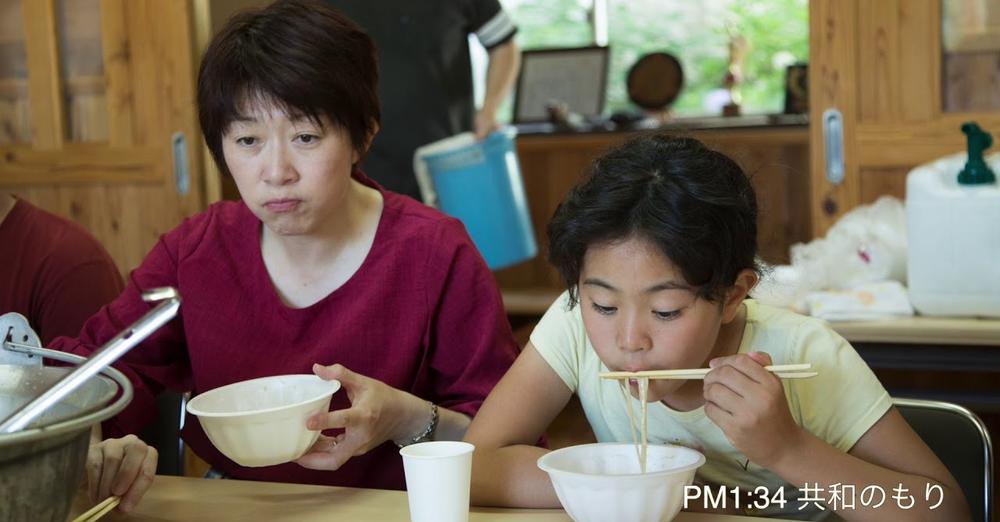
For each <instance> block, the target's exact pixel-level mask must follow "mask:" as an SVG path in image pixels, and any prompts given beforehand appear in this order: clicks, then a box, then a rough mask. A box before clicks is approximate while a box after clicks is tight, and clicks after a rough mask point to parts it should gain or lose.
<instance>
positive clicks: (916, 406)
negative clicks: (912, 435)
mask: <svg viewBox="0 0 1000 522" xmlns="http://www.w3.org/2000/svg"><path fill="white" fill-rule="evenodd" d="M893 403H894V404H895V405H896V409H897V410H899V413H900V414H901V415H902V416H903V418H904V419H906V422H908V423H909V424H910V426H911V427H912V428H913V431H915V432H917V435H920V438H921V439H923V440H924V443H926V444H927V446H928V447H930V449H931V450H933V451H934V453H935V454H936V455H937V456H938V458H939V459H941V462H942V463H944V465H945V466H947V468H948V471H951V474H952V475H953V476H954V477H955V480H957V481H958V484H959V486H961V488H962V491H963V492H964V493H965V498H966V500H968V502H969V508H970V509H971V510H972V517H973V520H981V521H984V522H989V521H990V520H992V509H993V443H992V442H991V441H990V434H989V431H987V429H986V426H985V425H984V424H983V421H982V420H980V419H979V417H977V416H976V414H974V413H972V412H971V411H969V410H967V409H965V408H963V407H962V406H959V405H957V404H952V403H950V402H940V401H928V400H922V399H901V398H897V399H893Z"/></svg>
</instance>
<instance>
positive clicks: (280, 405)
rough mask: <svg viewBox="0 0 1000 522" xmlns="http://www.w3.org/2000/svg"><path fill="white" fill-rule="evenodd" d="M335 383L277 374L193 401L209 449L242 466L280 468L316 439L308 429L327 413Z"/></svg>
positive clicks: (190, 406) (336, 387) (192, 408)
mask: <svg viewBox="0 0 1000 522" xmlns="http://www.w3.org/2000/svg"><path fill="white" fill-rule="evenodd" d="M339 389H340V382H338V381H324V380H323V379H320V378H319V377H317V376H315V375H277V376H274V377H262V378H260V379H251V380H248V381H241V382H237V383H233V384H230V385H227V386H222V387H220V388H216V389H214V390H209V391H207V392H205V393H202V394H200V395H198V396H197V397H195V398H193V399H191V401H190V402H188V404H187V411H188V412H189V413H191V414H192V415H195V416H197V417H198V421H199V422H201V427H202V428H203V429H204V430H205V434H206V435H208V439H209V440H211V441H212V444H214V445H215V447H216V448H217V449H218V450H219V451H221V452H222V454H223V455H225V456H227V457H229V458H230V459H232V460H233V462H236V463H237V464H239V465H241V466H247V467H260V466H273V465H275V464H282V463H285V462H289V461H292V460H295V459H297V458H299V457H301V456H302V455H303V454H304V453H305V452H306V450H308V449H309V447H310V446H312V445H313V443H315V442H316V439H317V438H318V437H319V432H318V431H312V430H309V429H306V420H307V419H309V417H311V416H312V415H314V414H316V413H320V412H325V411H328V410H329V409H330V398H331V397H332V396H333V394H334V393H336V391H337V390H339Z"/></svg>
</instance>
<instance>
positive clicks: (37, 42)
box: [22, 0, 66, 149]
mask: <svg viewBox="0 0 1000 522" xmlns="http://www.w3.org/2000/svg"><path fill="white" fill-rule="evenodd" d="M22 6H23V9H24V20H25V24H24V37H25V42H24V45H25V52H26V54H27V57H28V70H29V71H30V74H29V75H28V86H29V93H28V94H29V96H30V98H31V141H32V145H33V146H34V148H36V149H55V148H58V147H60V146H61V145H62V143H63V136H65V135H66V133H65V130H64V129H65V125H66V122H65V119H66V118H65V114H64V111H65V109H64V107H63V99H62V85H61V82H60V81H59V49H58V43H57V42H58V39H57V37H56V14H55V0H24V3H23V4H22Z"/></svg>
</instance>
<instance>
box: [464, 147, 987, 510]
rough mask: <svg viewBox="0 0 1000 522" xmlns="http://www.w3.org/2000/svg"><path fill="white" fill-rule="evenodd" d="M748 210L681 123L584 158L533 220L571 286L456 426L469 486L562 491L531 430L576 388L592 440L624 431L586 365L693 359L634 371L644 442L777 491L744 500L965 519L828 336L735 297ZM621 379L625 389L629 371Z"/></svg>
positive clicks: (706, 472)
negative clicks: (778, 372)
mask: <svg viewBox="0 0 1000 522" xmlns="http://www.w3.org/2000/svg"><path fill="white" fill-rule="evenodd" d="M756 222H757V204H756V201H755V196H754V192H753V189H752V187H751V185H750V183H749V181H748V180H747V178H746V177H745V176H744V174H743V172H742V171H741V170H740V168H739V167H738V166H737V165H736V164H735V163H734V162H733V161H732V160H731V159H729V158H727V157H726V156H724V155H722V154H720V153H718V152H715V151H712V150H709V149H707V148H705V146H703V145H702V144H701V143H699V142H698V141H696V140H693V139H687V138H671V137H667V136H643V137H639V138H636V139H633V140H632V141H630V142H628V143H626V144H625V145H623V146H622V147H620V148H618V149H617V150H613V151H611V152H609V153H607V154H606V155H605V156H603V157H602V158H600V159H598V160H597V161H596V162H595V163H594V165H593V168H592V173H591V175H590V176H589V178H588V179H587V180H585V181H584V182H583V183H581V184H580V185H579V186H577V187H576V188H575V189H574V190H573V191H572V192H570V194H569V195H568V196H567V197H566V199H565V200H564V201H563V202H562V204H561V205H560V206H559V208H558V209H557V210H556V213H555V216H554V217H553V219H552V222H551V223H550V224H549V228H548V235H549V245H550V253H549V258H550V261H551V262H552V263H553V264H554V265H555V266H556V268H557V269H558V270H559V272H560V274H561V275H562V277H563V279H564V280H565V283H566V285H567V287H568V290H567V292H565V293H564V294H563V295H562V296H561V297H560V298H559V299H558V300H557V301H556V302H555V303H553V304H552V306H551V307H550V308H549V310H548V312H546V314H545V316H544V317H543V318H542V320H541V322H539V324H538V326H537V327H536V328H535V330H534V332H532V334H531V342H529V343H528V345H527V346H526V347H525V349H524V351H523V352H522V353H521V355H520V356H519V358H518V359H517V361H516V362H515V364H514V366H513V367H512V368H511V369H510V370H509V372H508V373H507V374H506V376H505V377H504V378H503V379H502V380H501V381H500V383H499V384H498V385H497V387H496V388H495V389H494V390H493V392H492V393H491V394H490V396H489V397H488V398H487V400H486V402H485V403H484V405H483V407H482V409H481V410H480V411H479V414H478V415H477V416H476V418H475V419H474V421H473V423H472V425H471V426H470V428H469V431H468V432H467V434H466V437H465V440H467V441H469V442H472V443H473V444H475V445H476V453H475V459H474V462H473V481H472V496H473V502H474V503H476V504H485V505H499V506H522V507H557V506H559V502H558V499H557V498H556V495H555V492H554V490H553V488H552V486H551V483H550V482H549V479H548V476H547V475H546V474H545V473H544V472H543V471H541V470H540V469H538V467H537V466H536V461H537V459H538V458H539V457H540V456H541V455H543V454H544V453H545V452H546V450H544V449H542V448H538V447H535V446H532V444H533V442H534V441H536V440H538V438H539V436H541V435H542V433H543V432H544V430H545V429H546V427H547V426H548V425H549V423H550V422H551V421H552V420H553V419H554V418H555V417H556V415H557V414H558V413H559V412H560V411H562V409H563V407H564V406H565V405H566V403H567V401H569V399H570V397H571V395H572V394H574V393H576V394H577V395H578V396H579V398H580V401H581V403H582V405H583V409H584V411H585V413H586V415H587V420H588V421H589V423H590V425H591V427H592V428H593V430H594V433H595V435H596V436H597V439H598V441H601V442H615V441H617V442H631V441H632V436H631V433H630V422H629V417H628V415H627V409H626V407H625V403H624V399H623V396H622V393H621V390H620V389H619V384H618V382H617V381H614V380H605V379H601V378H599V376H598V374H599V373H601V372H604V371H609V370H610V371H641V370H659V369H680V368H699V367H706V366H707V367H710V368H712V370H711V371H710V372H709V373H708V375H707V377H706V378H705V379H704V380H703V381H702V380H687V381H679V380H651V381H650V382H649V390H648V396H647V400H648V402H649V403H650V404H649V411H648V415H649V421H648V422H649V441H650V443H667V444H678V445H683V446H688V447H692V448H695V449H697V450H699V451H701V452H702V453H704V454H705V456H706V458H707V461H706V463H705V465H704V466H703V467H702V468H700V469H699V470H698V477H697V480H698V481H700V482H704V483H707V484H714V485H725V486H726V487H727V488H729V490H730V491H731V490H732V489H735V488H739V491H740V492H741V493H743V494H746V493H752V492H755V490H756V491H758V492H759V491H760V490H759V489H757V488H760V487H763V488H766V489H767V491H768V492H769V493H768V495H769V497H770V498H772V499H775V500H778V499H780V498H781V496H783V498H784V500H785V504H784V506H781V505H780V502H773V503H772V502H766V501H764V500H763V499H759V500H760V501H759V502H758V506H763V509H758V510H755V511H753V512H754V514H760V515H766V516H783V517H796V518H800V517H803V516H806V517H808V518H815V519H819V518H824V516H825V515H828V514H829V513H830V512H831V510H836V511H837V514H838V515H840V516H841V517H843V518H844V519H847V520H909V519H920V520H948V521H956V520H966V519H968V518H969V511H968V507H967V505H966V502H965V499H964V496H963V495H962V492H961V491H960V489H959V487H958V485H957V483H956V482H955V480H954V478H952V476H951V474H950V473H949V472H948V470H947V469H946V468H945V467H944V465H942V464H941V462H940V461H939V460H938V459H937V457H936V456H935V455H934V454H933V453H932V452H931V451H930V449H928V448H927V446H926V445H924V443H923V442H922V441H921V440H920V438H919V437H918V436H917V435H916V434H915V433H914V432H913V431H912V430H911V429H910V428H909V426H908V425H907V424H906V422H905V421H904V420H903V418H902V417H901V416H900V415H899V413H898V412H897V411H896V410H895V409H894V408H893V407H892V403H891V400H890V397H889V395H888V394H887V393H886V391H885V389H883V388H882V386H881V385H880V384H879V381H878V380H877V379H876V377H875V376H874V374H872V372H871V370H869V368H868V367H867V366H866V365H865V363H864V362H863V361H862V360H861V358H860V357H859V356H858V355H857V353H855V351H854V350H853V349H852V348H851V346H850V345H849V344H848V343H847V342H846V341H845V340H844V339H843V338H841V337H840V336H838V335H837V334H836V333H834V332H833V331H832V330H831V329H830V328H829V327H828V326H827V325H826V324H825V323H823V322H821V321H819V320H815V319H811V318H808V317H802V316H799V315H796V314H794V313H792V312H789V311H786V310H783V309H777V308H771V307H767V306H764V305H761V304H758V303H756V302H754V301H753V300H750V299H747V294H748V293H749V292H750V291H751V289H753V287H754V285H755V284H756V283H757V280H758V270H757V267H756V265H755V261H754V260H755V256H756V254H757V241H756V238H757V227H756ZM792 363H812V370H814V371H817V372H819V375H817V376H816V377H813V378H811V379H801V380H794V381H792V380H787V381H782V380H780V379H779V378H778V377H776V376H775V375H773V374H771V373H769V372H767V371H765V370H764V368H763V367H764V366H766V365H768V364H792ZM629 389H630V392H631V395H632V397H631V398H630V400H636V399H637V398H638V396H639V394H638V388H637V384H636V383H635V382H631V383H630V384H629ZM633 409H634V410H636V411H638V405H637V404H635V405H633ZM806 485H808V487H806ZM869 486H875V487H878V488H881V490H882V491H883V492H884V493H885V501H884V502H881V503H880V504H881V505H880V506H879V507H877V508H876V507H874V506H875V505H876V504H878V502H877V501H878V498H879V495H878V494H876V492H875V491H874V490H872V492H871V494H874V496H873V497H871V498H869V497H865V498H868V500H869V501H868V502H862V500H863V498H862V492H863V491H864V490H865V488H868V487H869ZM810 488H811V489H810ZM900 488H906V490H907V491H906V493H902V494H900V495H897V493H896V491H897V490H900ZM869 489H871V488H869ZM717 490H718V488H717V487H715V488H713V492H715V491H717ZM779 490H780V491H779ZM928 491H930V494H928V493H927V492H928ZM834 493H836V494H834ZM942 494H943V501H942V502H941V504H940V505H939V506H937V507H936V508H935V509H933V510H932V509H930V506H932V505H933V504H936V503H937V502H938V499H939V496H941V495H942ZM779 495H780V496H779ZM894 496H901V497H902V499H901V500H900V501H897V500H895V499H894ZM909 496H912V497H913V498H914V504H913V506H912V507H909V508H908V509H907V506H908V505H909V503H910V500H909ZM928 497H929V498H928ZM744 500H746V499H745V498H744ZM696 504H697V505H691V504H689V505H688V506H687V508H688V509H699V508H702V507H703V506H702V503H701V502H696ZM863 504H868V505H867V506H865V505H863ZM850 505H853V506H854V507H853V509H849V508H848V506H850ZM730 506H732V503H730ZM741 506H742V507H745V503H744V504H742V505H741ZM741 511H742V509H741ZM831 518H835V517H831Z"/></svg>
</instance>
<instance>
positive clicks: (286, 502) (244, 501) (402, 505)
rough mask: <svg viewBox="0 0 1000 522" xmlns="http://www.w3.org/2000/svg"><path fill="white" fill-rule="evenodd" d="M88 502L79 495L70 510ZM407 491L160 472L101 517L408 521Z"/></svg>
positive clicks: (520, 513)
mask: <svg viewBox="0 0 1000 522" xmlns="http://www.w3.org/2000/svg"><path fill="white" fill-rule="evenodd" d="M88 507H89V505H88V504H87V502H86V499H85V498H83V497H82V496H81V497H80V498H78V499H77V502H76V504H74V509H73V512H72V516H73V517H75V516H76V515H78V514H79V513H82V512H83V511H85V510H86V509H87V508H88ZM409 519H410V518H409V510H408V508H407V502H406V492H405V491H386V490H379V489H354V488H337V487H329V486H307V485H301V484H279V483H271V482H248V481H242V480H209V479H198V478H189V477H170V476H158V477H156V481H155V482H154V483H153V487H152V488H151V489H150V490H149V492H147V493H146V496H145V497H143V499H142V502H141V503H140V504H139V506H138V508H137V509H136V511H135V512H134V513H132V514H131V515H128V516H125V515H121V514H118V513H116V512H112V513H110V514H108V515H107V516H105V517H104V518H102V519H101V520H107V521H109V522H110V521H114V520H130V521H136V520H148V521H158V522H165V521H172V520H176V521H185V522H186V521H200V520H204V521H210V522H220V521H225V520H241V521H243V520H268V521H271V520H279V521H280V520H294V521H310V520H316V521H323V522H331V521H344V522H347V521H350V522H393V521H399V522H406V521H408V520H409ZM674 520H675V522H754V521H759V520H761V519H760V518H752V517H743V516H734V515H713V514H703V513H681V514H680V515H678V516H677V518H675V519H674ZM505 521H518V522H520V521H524V522H557V521H558V522H568V521H570V518H569V517H568V516H567V515H566V513H565V512H563V511H562V510H561V509H495V508H472V511H471V513H470V515H469V522H505Z"/></svg>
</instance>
